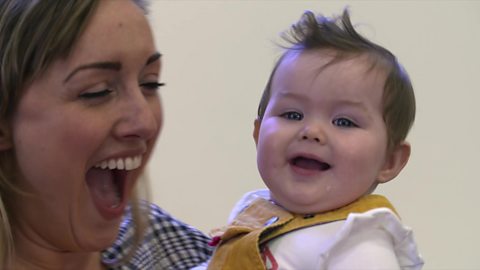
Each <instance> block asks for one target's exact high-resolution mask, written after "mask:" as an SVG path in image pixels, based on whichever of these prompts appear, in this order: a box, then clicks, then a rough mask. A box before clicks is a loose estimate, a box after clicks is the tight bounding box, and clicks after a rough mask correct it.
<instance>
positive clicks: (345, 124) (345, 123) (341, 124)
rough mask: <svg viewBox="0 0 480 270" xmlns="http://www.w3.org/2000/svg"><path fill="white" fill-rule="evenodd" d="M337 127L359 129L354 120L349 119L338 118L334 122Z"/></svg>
mask: <svg viewBox="0 0 480 270" xmlns="http://www.w3.org/2000/svg"><path fill="white" fill-rule="evenodd" d="M332 123H333V124H334V125H335V126H339V127H358V126H357V124H355V123H354V122H353V121H352V120H350V119H347V118H337V119H334V120H333V121H332Z"/></svg>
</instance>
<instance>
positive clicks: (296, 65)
mask: <svg viewBox="0 0 480 270" xmlns="http://www.w3.org/2000/svg"><path fill="white" fill-rule="evenodd" d="M338 65H342V66H344V65H347V66H353V67H356V69H361V70H362V72H364V76H381V77H385V78H386V77H387V76H388V73H389V72H390V71H391V69H392V65H391V63H389V62H388V60H387V59H385V58H384V57H382V56H381V55H378V54H375V53H372V52H343V51H339V50H336V49H330V48H327V49H288V50H287V51H286V52H285V53H284V54H283V55H282V57H281V58H280V60H279V62H278V63H277V68H276V70H275V73H284V72H285V71H286V70H287V71H290V72H295V71H297V70H299V69H301V70H302V71H303V72H314V73H315V74H316V75H319V74H321V73H322V72H323V71H324V70H326V69H329V68H337V67H338ZM279 71H280V72H279ZM278 76H279V74H274V77H278Z"/></svg>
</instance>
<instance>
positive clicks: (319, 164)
mask: <svg viewBox="0 0 480 270" xmlns="http://www.w3.org/2000/svg"><path fill="white" fill-rule="evenodd" d="M290 164H292V165H294V166H296V167H299V168H302V169H305V170H317V171H326V170H328V169H330V168H331V166H330V164H328V163H325V162H323V161H320V160H316V159H313V158H307V157H303V156H298V157H294V158H292V159H291V160H290Z"/></svg>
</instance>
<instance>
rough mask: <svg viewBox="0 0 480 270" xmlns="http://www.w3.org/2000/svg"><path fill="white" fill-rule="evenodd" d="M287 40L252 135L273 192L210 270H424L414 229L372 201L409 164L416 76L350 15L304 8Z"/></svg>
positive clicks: (251, 205) (253, 198)
mask: <svg viewBox="0 0 480 270" xmlns="http://www.w3.org/2000/svg"><path fill="white" fill-rule="evenodd" d="M287 34H288V35H287V36H286V38H287V40H288V41H289V42H291V44H292V45H291V46H290V47H288V48H287V49H286V51H285V52H284V54H283V55H282V57H281V58H280V59H279V61H278V62H277V64H276V66H275V68H274V69H273V71H272V73H271V75H270V79H269V81H268V84H267V86H266V89H265V91H264V93H263V96H262V99H261V101H260V105H259V108H258V118H257V119H256V120H255V126H254V131H253V137H254V139H255V143H256V145H257V164H258V169H259V172H260V175H261V177H262V179H263V181H264V182H265V184H266V186H267V187H268V190H260V191H254V192H250V193H248V194H246V195H245V196H244V198H243V199H242V200H241V201H240V202H239V203H238V204H237V206H236V207H235V209H234V211H233V212H232V215H231V218H230V223H229V225H228V226H227V227H225V228H223V229H221V230H220V231H217V233H216V236H215V237H214V241H212V245H217V248H216V251H215V253H214V256H213V257H212V259H211V261H210V263H209V268H208V269H215V270H217V269H249V270H252V269H302V270H304V269H306V270H309V269H421V267H422V266H423V260H422V258H421V257H420V255H419V253H418V251H417V248H416V244H415V241H414V239H413V236H412V232H411V230H410V229H408V228H407V227H405V226H404V225H402V223H401V221H400V219H399V217H398V215H397V212H396V211H395V209H394V207H393V206H392V205H391V204H390V202H389V201H388V200H387V199H386V198H385V197H383V196H380V195H372V194H371V193H372V192H373V191H374V190H375V188H376V186H377V185H378V184H381V183H386V182H388V181H390V180H392V179H393V178H395V177H396V176H397V175H398V174H399V173H400V171H401V170H402V169H403V167H404V166H405V164H406V163H407V161H408V159H409V156H410V144H409V143H408V142H406V141H405V139H406V136H407V133H408V131H409V130H410V127H411V126H412V124H413V121H414V118H415V97H414V93H413V89H412V85H411V83H410V79H409V77H408V75H407V73H406V72H405V70H404V69H403V68H402V66H401V65H400V64H399V62H398V61H397V59H396V57H395V56H394V55H393V54H392V53H391V52H389V51H388V50H386V49H385V48H383V47H381V46H379V45H377V44H375V43H373V42H371V41H369V40H367V39H366V38H364V37H362V36H361V35H360V34H358V33H357V32H356V31H355V29H354V27H353V26H352V24H351V22H350V17H349V13H348V10H345V11H344V12H343V15H342V16H340V17H337V18H333V19H330V18H326V17H323V16H318V17H316V16H315V15H314V14H313V13H312V12H309V11H307V12H305V13H304V14H303V16H302V18H301V19H300V21H299V22H298V23H296V24H295V25H293V26H292V28H291V29H290V31H289V32H287Z"/></svg>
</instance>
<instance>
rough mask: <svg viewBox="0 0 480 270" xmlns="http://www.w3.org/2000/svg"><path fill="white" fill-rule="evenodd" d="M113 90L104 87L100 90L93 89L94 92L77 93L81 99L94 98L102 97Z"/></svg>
mask: <svg viewBox="0 0 480 270" xmlns="http://www.w3.org/2000/svg"><path fill="white" fill-rule="evenodd" d="M112 92H113V91H112V90H110V89H104V90H101V91H95V92H84V93H82V94H80V95H79V97H80V98H82V99H95V98H102V97H106V96H108V95H110V93H112Z"/></svg>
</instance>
